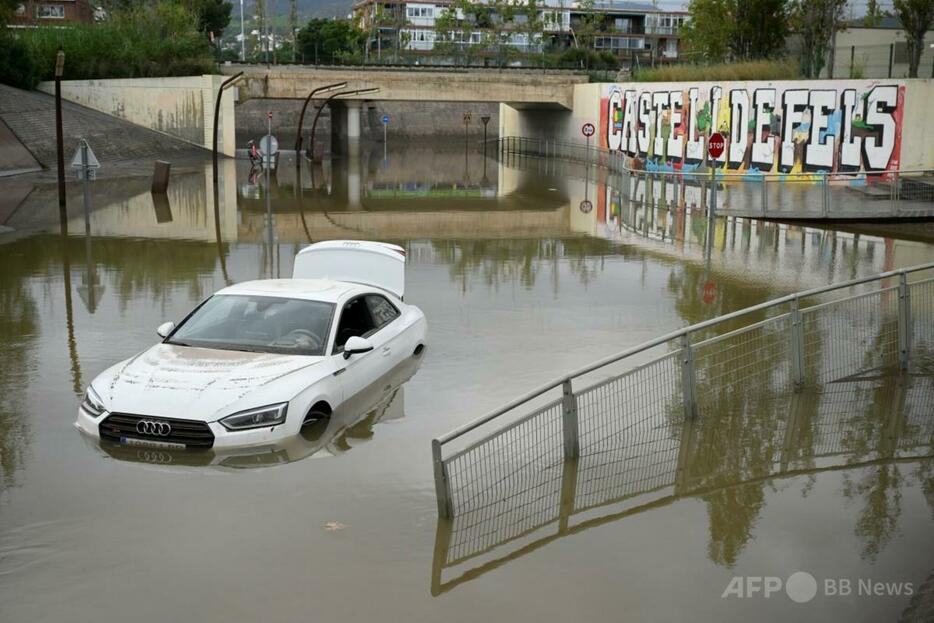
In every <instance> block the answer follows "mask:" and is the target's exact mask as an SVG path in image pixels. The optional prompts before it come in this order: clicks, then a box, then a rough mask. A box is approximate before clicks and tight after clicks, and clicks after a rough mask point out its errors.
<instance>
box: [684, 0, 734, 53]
mask: <svg viewBox="0 0 934 623" xmlns="http://www.w3.org/2000/svg"><path fill="white" fill-rule="evenodd" d="M732 5H733V2H732V0H691V3H690V4H689V5H688V12H689V13H690V14H691V19H689V20H687V21H686V22H685V23H684V24H683V25H682V26H681V28H680V30H679V31H678V32H679V35H680V36H681V40H682V41H683V42H684V45H685V47H686V48H687V53H688V54H690V55H691V59H692V60H694V61H695V62H697V61H704V62H707V63H722V62H723V61H725V60H726V59H727V56H728V55H729V52H730V46H729V40H730V36H731V35H732V29H733V26H732V21H731V20H730V19H729V18H728V17H727V16H728V15H729V13H730V9H731V7H732Z"/></svg>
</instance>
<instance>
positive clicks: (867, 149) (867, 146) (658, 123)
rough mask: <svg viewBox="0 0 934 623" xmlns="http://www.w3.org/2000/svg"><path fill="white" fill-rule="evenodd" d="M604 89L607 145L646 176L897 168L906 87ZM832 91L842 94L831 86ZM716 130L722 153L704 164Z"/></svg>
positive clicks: (750, 85)
mask: <svg viewBox="0 0 934 623" xmlns="http://www.w3.org/2000/svg"><path fill="white" fill-rule="evenodd" d="M814 84H819V85H820V87H819V88H817V87H815V88H802V86H801V85H802V83H801V82H787V83H731V84H724V85H717V84H714V85H698V86H691V87H685V86H684V85H683V84H651V85H645V86H644V87H643V88H642V89H638V88H629V87H630V86H631V85H623V86H621V85H607V87H606V90H605V91H604V93H603V94H602V97H601V99H602V101H601V111H600V121H601V143H603V146H604V147H607V148H609V149H611V150H614V151H622V152H625V153H626V154H628V155H629V156H631V157H632V158H634V159H635V160H636V161H637V162H639V163H641V164H642V165H643V166H644V168H645V169H646V170H649V171H692V170H694V169H697V168H698V167H700V166H701V165H702V164H706V165H708V166H715V167H716V168H718V169H723V170H730V171H739V172H747V173H750V174H755V173H778V174H795V173H822V172H823V173H854V172H864V173H884V172H885V171H891V170H895V169H897V168H898V159H899V150H900V147H901V126H902V113H903V108H904V99H905V87H904V86H903V85H899V84H884V83H874V82H870V81H853V80H847V81H839V82H822V83H814ZM834 87H836V88H834ZM714 132H719V133H720V134H722V135H723V136H724V138H725V139H726V149H725V150H724V151H723V154H722V155H721V156H720V157H719V158H717V159H716V160H713V161H709V162H708V159H707V158H706V153H707V139H708V138H709V136H710V135H711V134H712V133H714Z"/></svg>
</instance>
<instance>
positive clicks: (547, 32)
mask: <svg viewBox="0 0 934 623" xmlns="http://www.w3.org/2000/svg"><path fill="white" fill-rule="evenodd" d="M471 5H472V6H473V7H475V10H473V11H471V12H470V15H465V14H464V11H462V10H461V9H460V8H458V7H457V5H456V4H455V2H454V1H453V0H434V1H432V2H424V1H423V2H407V1H405V0H361V1H360V2H358V3H357V4H355V5H354V7H353V16H354V19H355V20H356V22H357V25H358V26H359V27H360V28H361V29H363V30H364V31H365V32H367V33H369V46H368V47H369V51H370V53H371V54H376V55H380V54H381V53H383V52H384V51H389V50H399V49H404V50H407V51H412V52H416V53H418V52H424V53H429V52H432V51H434V50H435V49H436V47H440V46H438V45H437V44H438V43H439V40H444V41H445V42H447V43H453V44H455V45H456V46H458V47H459V48H462V49H463V48H466V47H468V46H475V47H477V48H483V47H485V46H489V44H490V41H491V37H492V35H493V34H494V33H495V35H496V40H498V41H499V42H501V43H502V44H505V45H509V46H510V47H513V48H515V49H517V50H519V51H520V52H526V53H535V52H540V51H542V49H543V48H549V49H561V48H569V47H591V48H593V49H595V50H597V51H608V52H611V53H613V54H615V55H616V56H618V57H619V58H620V59H622V60H626V59H631V58H633V57H638V58H640V59H642V60H647V59H649V60H652V61H658V62H666V61H675V60H677V59H678V56H679V52H680V46H679V38H678V29H679V27H680V26H681V24H683V23H684V22H685V20H686V19H687V18H688V14H687V13H686V12H680V11H665V10H661V9H659V8H656V7H655V6H653V5H651V4H645V3H635V2H607V1H597V2H595V3H593V4H592V5H590V4H589V3H588V4H587V5H585V6H581V4H580V3H579V2H565V1H563V0H541V1H539V2H537V3H536V5H535V6H536V8H535V16H536V17H537V19H538V20H539V21H540V23H541V28H540V29H530V28H529V27H528V22H529V19H530V17H531V16H530V14H529V11H528V10H523V8H522V7H521V5H520V6H519V7H516V6H515V5H512V6H511V9H510V13H511V15H510V16H505V17H504V16H502V15H498V14H497V12H496V6H495V5H494V4H492V3H490V2H489V1H488V0H472V1H471ZM449 12H453V17H454V22H455V24H456V26H455V27H454V28H452V29H451V30H450V31H445V30H444V29H442V28H439V27H438V20H439V19H442V16H446V17H447V18H449V17H450V13H449ZM448 22H449V23H450V19H448ZM475 51H476V52H478V53H482V51H480V50H475Z"/></svg>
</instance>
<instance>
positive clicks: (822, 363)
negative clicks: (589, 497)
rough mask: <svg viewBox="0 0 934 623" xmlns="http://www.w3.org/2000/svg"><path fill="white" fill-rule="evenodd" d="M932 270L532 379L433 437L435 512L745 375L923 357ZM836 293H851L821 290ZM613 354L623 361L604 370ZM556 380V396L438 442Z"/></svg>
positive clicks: (712, 397) (468, 502)
mask: <svg viewBox="0 0 934 623" xmlns="http://www.w3.org/2000/svg"><path fill="white" fill-rule="evenodd" d="M931 270H934V262H931V263H927V264H921V265H918V266H913V267H909V268H904V269H900V270H894V271H888V272H884V273H881V274H878V275H873V276H869V277H862V278H859V279H852V280H850V281H846V282H843V283H837V284H831V285H828V286H822V287H819V288H813V289H810V290H806V291H803V292H797V293H794V294H790V295H787V296H783V297H780V298H777V299H773V300H770V301H766V302H764V303H760V304H759V305H754V306H752V307H747V308H745V309H741V310H737V311H734V312H731V313H729V314H725V315H723V316H719V317H717V318H712V319H710V320H706V321H703V322H699V323H696V324H693V325H691V326H688V327H685V328H682V329H678V330H677V331H672V332H670V333H668V334H666V335H663V336H660V337H658V338H655V339H652V340H649V341H647V342H644V343H642V344H639V345H637V346H634V347H632V348H628V349H626V350H624V351H622V352H620V353H617V354H614V355H610V356H608V357H605V358H603V359H601V360H599V361H597V362H594V363H592V364H589V365H587V366H584V367H582V368H579V369H577V370H575V371H573V372H570V373H569V374H566V375H562V376H560V377H558V378H556V379H553V380H551V381H549V382H547V383H545V384H543V385H540V386H539V387H537V388H535V389H533V390H531V391H528V392H526V393H525V394H523V395H521V396H519V397H518V398H515V399H513V400H511V401H509V402H508V403H506V404H505V405H503V406H501V407H499V408H497V409H494V410H493V411H491V412H489V413H487V414H485V415H483V416H481V417H479V418H477V419H475V420H473V421H471V422H468V423H466V424H464V425H462V426H460V427H458V428H456V429H455V430H453V431H451V432H449V433H447V434H445V435H442V436H441V437H439V438H437V439H433V440H432V444H431V445H432V461H433V468H434V480H435V492H436V496H437V502H438V514H439V516H441V517H445V518H450V517H453V516H454V515H455V514H456V513H458V512H460V511H463V510H465V509H475V508H477V507H478V506H483V505H484V504H486V503H487V501H486V500H487V498H488V497H489V495H490V492H491V491H493V490H494V489H496V488H500V489H501V488H502V487H504V486H509V483H510V482H513V481H516V482H518V481H521V480H522V478H524V477H525V476H523V474H526V475H527V474H529V473H534V472H535V471H536V470H539V469H541V466H542V465H545V464H547V465H554V464H555V463H556V461H560V460H562V459H563V460H567V459H574V458H577V457H579V456H582V455H586V454H588V453H594V452H600V451H601V447H602V446H603V443H604V440H605V439H606V438H609V437H612V436H614V435H617V436H618V435H619V434H621V431H623V430H627V431H628V430H634V429H640V427H641V428H644V429H646V430H648V429H653V428H654V427H655V424H654V423H656V422H658V421H665V420H672V419H681V420H689V419H692V418H694V417H695V416H696V414H697V412H698V405H707V404H710V403H711V402H716V401H718V400H723V399H724V396H725V395H728V394H730V393H736V392H740V391H744V390H745V389H747V388H748V387H755V390H756V391H766V390H768V391H772V392H775V393H781V392H786V391H788V390H792V389H794V390H800V389H801V388H802V387H804V386H805V385H808V384H811V383H826V382H833V381H836V380H839V379H845V378H849V377H852V376H853V375H857V374H860V373H863V372H866V371H868V370H878V369H885V368H897V369H901V370H906V369H907V368H908V366H909V361H911V360H912V353H913V352H915V353H917V354H918V355H919V357H917V358H916V360H918V361H920V360H921V359H923V360H924V363H925V364H926V363H927V359H926V358H927V357H928V354H930V353H934V276H928V277H925V278H921V277H922V275H921V273H922V272H924V271H931ZM909 276H912V277H914V279H913V280H911V281H910V280H909ZM867 286H868V287H867ZM859 288H863V291H858V292H853V290H855V289H859ZM840 293H848V295H847V296H843V297H839V298H833V297H832V296H830V295H833V294H840ZM659 349H661V352H660V353H659V352H657V351H658V350H659ZM653 351H656V352H654V353H653ZM921 355H923V357H922V356H921ZM621 363H622V364H631V365H630V367H629V368H628V369H627V370H626V371H625V372H623V373H621V374H606V373H609V372H610V370H609V368H610V366H613V365H616V364H621ZM594 373H604V378H602V379H600V380H598V381H596V382H593V383H592V384H590V385H588V386H587V387H585V388H583V389H578V390H575V388H574V386H573V385H574V381H580V380H582V379H583V378H584V377H587V376H589V375H592V374H594ZM559 388H560V390H561V395H560V397H556V398H555V399H554V400H551V401H550V402H547V403H545V404H544V405H543V406H541V405H538V406H537V408H536V409H535V410H533V411H531V412H530V413H528V414H526V415H524V416H521V417H519V418H518V419H516V420H515V421H512V422H510V423H508V424H505V425H503V426H502V427H500V428H498V429H491V430H490V431H489V433H487V434H485V435H483V436H481V437H480V438H479V439H476V440H475V441H473V442H465V444H466V445H464V446H463V447H461V448H459V449H456V450H451V451H449V452H447V453H445V450H446V449H447V448H450V447H451V444H454V443H455V442H458V441H462V442H463V440H464V438H465V437H466V436H468V435H471V434H474V433H477V432H479V431H481V429H483V430H486V429H487V426H488V425H491V424H493V423H494V422H497V423H498V422H505V421H506V418H505V416H506V415H507V414H510V413H512V412H514V411H516V410H517V409H519V408H521V407H527V408H529V409H531V408H532V407H534V406H536V401H539V402H541V401H542V400H544V399H546V398H547V395H548V394H549V393H551V392H554V391H555V390H557V389H559ZM498 494H499V493H497V495H498Z"/></svg>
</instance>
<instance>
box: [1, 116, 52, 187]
mask: <svg viewBox="0 0 934 623" xmlns="http://www.w3.org/2000/svg"><path fill="white" fill-rule="evenodd" d="M41 170H42V166H41V165H40V164H39V161H38V160H36V159H35V158H34V157H33V155H32V154H31V153H29V150H28V149H26V146H25V145H23V144H22V143H21V142H20V140H19V139H18V138H16V135H15V134H13V131H12V130H10V126H8V125H7V124H6V123H5V122H4V121H3V119H0V177H6V176H8V175H19V174H20V173H32V172H33V171H41Z"/></svg>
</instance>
